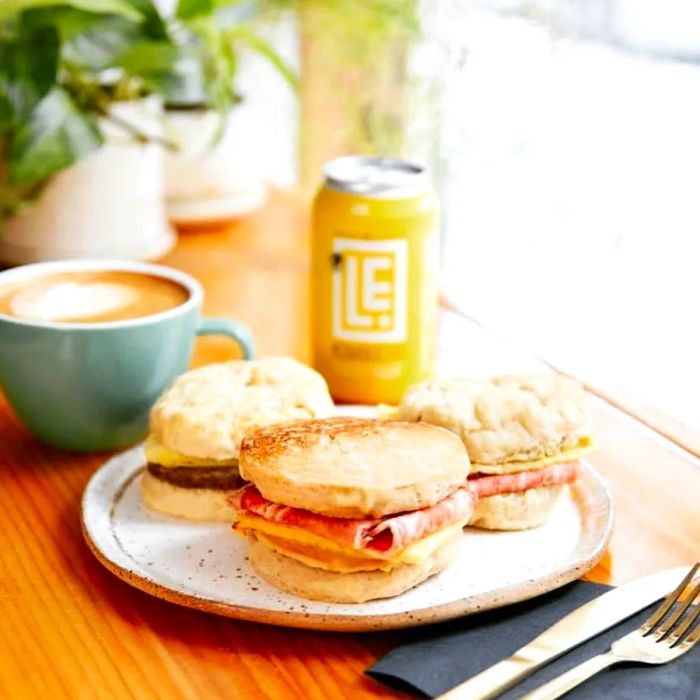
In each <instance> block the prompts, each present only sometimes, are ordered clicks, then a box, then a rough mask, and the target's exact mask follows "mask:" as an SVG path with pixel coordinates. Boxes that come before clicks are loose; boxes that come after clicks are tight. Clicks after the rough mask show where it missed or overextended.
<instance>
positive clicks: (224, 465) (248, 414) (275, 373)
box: [141, 358, 333, 522]
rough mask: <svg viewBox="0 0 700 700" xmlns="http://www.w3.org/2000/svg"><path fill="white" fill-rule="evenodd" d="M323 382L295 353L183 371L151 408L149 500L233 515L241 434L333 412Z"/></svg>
mask: <svg viewBox="0 0 700 700" xmlns="http://www.w3.org/2000/svg"><path fill="white" fill-rule="evenodd" d="M332 409H333V401H332V399H331V397H330V395H329V393H328V388H327V386H326V382H325V381H324V379H323V377H321V375H320V374H318V373H317V372H315V371H314V370H312V369H311V368H310V367H307V366H306V365H303V364H301V363H299V362H296V361H295V360H292V359H290V358H265V359H261V360H249V361H246V360H234V361H231V362H224V363H217V364H211V365H207V366H205V367H200V368H199V369H194V370H191V371H189V372H186V373H185V374H183V375H182V376H181V377H179V378H178V379H176V380H175V382H174V383H173V385H172V386H171V387H170V388H169V389H168V390H167V391H166V392H165V393H164V394H163V395H162V396H161V397H160V399H159V400H158V401H157V402H156V404H155V406H154V407H153V409H152V411H151V417H150V423H151V432H150V435H149V436H148V439H147V440H146V445H145V452H146V461H147V468H146V471H145V473H144V475H143V478H142V481H141V496H142V499H143V501H144V503H145V504H146V505H147V506H149V507H150V508H153V509H154V510H157V511H160V512H162V513H166V514H168V515H175V516H180V517H184V518H190V519H192V520H225V521H229V522H230V520H231V508H230V506H228V505H227V503H226V498H227V497H228V496H229V495H230V494H231V493H233V492H234V491H235V490H236V489H238V488H239V487H240V486H241V484H242V480H241V477H240V474H239V471H238V456H239V450H240V444H241V440H242V439H243V437H244V435H246V433H248V432H250V431H251V430H254V429H255V428H258V427H260V426H264V425H268V424H270V423H278V422H280V421H288V420H293V419H295V418H315V417H322V416H327V415H330V413H331V412H332Z"/></svg>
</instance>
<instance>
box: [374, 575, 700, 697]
mask: <svg viewBox="0 0 700 700" xmlns="http://www.w3.org/2000/svg"><path fill="white" fill-rule="evenodd" d="M608 588H609V586H602V585H600V584H596V583H589V582H586V581H575V582H574V583H572V584H569V585H568V586H565V587H563V588H560V589H558V590H556V591H553V592H552V593H548V594H547V595H543V596H540V597H538V598H534V599H532V600H528V601H524V602H522V603H518V604H516V605H511V606H509V607H505V608H500V609H498V610H492V611H489V612H485V613H480V614H478V615H472V616H469V617H465V618H462V619H461V620H457V621H453V622H450V623H445V624H441V625H434V626H432V627H426V628H422V629H420V628H419V629H416V630H414V631H413V635H414V636H413V639H414V641H412V642H410V643H409V644H404V645H402V646H399V647H396V648H395V649H393V650H392V651H390V652H389V653H388V654H387V655H386V656H384V657H382V658H381V659H379V661H377V662H376V663H375V664H373V665H372V666H371V667H370V668H369V669H367V671H366V673H367V674H368V675H370V676H371V677H372V678H374V679H376V680H378V681H380V682H381V683H384V684H385V685H388V686H391V687H392V688H396V689H398V690H404V691H406V692H409V693H413V694H414V695H420V696H427V697H435V696H437V695H440V694H441V693H444V692H445V691H447V690H449V689H450V688H453V687H454V686H456V685H459V683H461V682H462V681H465V680H466V679H467V678H471V677H472V676H474V675H476V674H477V673H480V672H481V671H483V670H484V669H486V668H488V667H489V666H492V665H493V664H495V663H496V662H498V661H500V660H501V659H504V658H506V657H507V656H510V655H511V654H512V653H513V652H515V651H516V650H517V649H519V648H520V647H522V646H524V645H525V644H527V643H528V642H529V641H530V640H531V639H533V638H534V637H536V636H537V635H538V634H540V632H543V631H544V630H545V629H547V628H548V627H549V626H550V625H552V624H554V623H555V622H556V621H557V620H559V619H560V618H562V617H564V615H566V614H567V613H569V612H571V611H572V610H575V609H576V608H577V607H579V605H583V604H584V603H585V602H587V601H589V600H591V599H592V598H595V597H596V596H599V595H600V594H601V593H604V592H605V591H606V590H608ZM655 605H658V603H655V604H654V605H651V606H649V608H647V610H644V611H642V612H640V613H639V614H638V615H635V616H634V617H632V618H630V619H629V620H627V621H625V622H623V623H621V624H619V625H617V626H615V627H613V628H612V629H610V630H608V631H607V632H604V633H603V634H601V635H599V636H597V637H595V638H593V639H591V640H589V641H588V642H586V643H585V644H582V645H581V646H580V647H577V648H576V649H572V650H571V651H569V652H568V653H566V654H564V656H561V657H559V658H558V659H555V660H554V661H552V662H551V663H549V664H547V665H546V666H544V667H542V668H541V669H540V670H539V671H537V672H536V673H535V674H533V675H532V676H530V677H529V678H526V679H525V680H524V681H522V682H521V683H519V684H518V685H516V686H515V687H514V688H513V689H511V690H509V691H508V692H506V693H504V694H503V695H501V696H500V697H501V698H503V700H514V699H515V698H519V697H520V696H521V695H522V694H523V693H525V692H526V691H528V690H532V689H534V688H536V687H537V686H539V685H542V683H545V682H547V681H549V680H551V679H552V678H554V677H555V676H558V675H560V674H561V673H563V672H564V671H567V670H568V669H570V668H571V667H572V666H575V665H577V664H579V663H581V662H582V661H585V660H586V659H588V658H589V657H591V656H595V655H596V654H600V653H603V652H605V651H607V649H609V647H610V644H611V643H612V642H613V641H614V640H615V639H618V638H619V637H621V636H622V635H623V634H626V633H627V632H629V631H631V630H633V629H634V628H635V627H638V626H639V625H640V624H641V623H642V622H643V621H644V620H645V619H646V618H647V617H648V616H649V614H650V611H651V610H653V609H654V607H655ZM566 697H567V700H568V698H571V700H594V699H595V700H601V699H607V698H611V699H613V698H614V700H671V699H672V700H700V644H699V645H698V646H697V647H695V648H693V649H691V650H690V651H689V652H687V653H686V654H684V655H683V656H681V657H680V658H679V659H676V661H672V662H671V663H670V664H666V665H664V666H641V665H638V664H623V665H619V666H614V667H613V668H610V669H607V670H606V671H603V672H602V673H600V674H598V675H597V676H595V677H593V678H591V679H589V680H588V681H586V682H585V683H584V684H583V685H580V686H579V687H578V688H576V689H574V690H572V691H571V692H570V693H569V694H568V695H567V696H566Z"/></svg>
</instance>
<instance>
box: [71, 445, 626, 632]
mask: <svg viewBox="0 0 700 700" xmlns="http://www.w3.org/2000/svg"><path fill="white" fill-rule="evenodd" d="M138 452H141V453H142V445H137V446H136V447H132V448H131V449H129V450H126V451H125V452H121V453H119V454H116V455H114V456H112V457H111V458H110V459H109V460H107V461H106V462H105V463H104V464H102V465H101V466H100V467H99V468H98V469H97V470H96V471H95V472H94V474H93V475H92V476H91V477H90V480H89V481H88V483H87V485H86V487H85V490H84V492H83V496H82V498H81V504H80V520H81V529H82V533H83V537H84V539H85V541H86V543H87V545H88V547H89V549H90V551H91V552H92V554H93V555H94V556H95V558H96V559H97V560H98V561H99V562H100V563H101V564H102V565H103V566H104V567H105V568H106V569H107V570H108V571H110V572H111V573H112V574H114V575H115V576H117V577H118V578H119V579H121V580H122V581H125V582H126V583H128V584H129V585H131V586H133V587H134V588H137V589H139V590H141V591H143V592H145V593H148V594H150V595H152V596H155V597H156V598H159V599H161V600H165V601H167V602H170V603H175V604H176V605H180V606H183V607H188V608H193V609H195V610H201V611H204V612H209V613H213V614H216V615H220V616H223V617H228V618H233V619H238V620H244V621H248V622H259V623H262V624H268V625H276V626H282V627H294V628H299V629H314V630H325V631H332V632H373V631H383V630H392V629H401V628H407V627H417V626H422V625H428V624H433V623H437V622H445V621H447V620H452V619H455V618H458V617H464V616H466V615H470V614H474V613H477V612H484V611H486V610H492V609H494V608H500V607H504V606H507V605H512V604H514V603H518V602H521V601H524V600H528V599H530V598H534V597H537V596H538V595H542V594H544V593H548V592H550V591H552V590H555V589H557V588H560V587H561V586H564V585H566V584H567V583H571V582H572V581H575V580H576V579H578V578H580V577H581V576H583V575H584V574H585V573H587V572H588V571H590V570H591V569H592V568H593V567H594V566H595V565H596V564H597V563H598V562H599V561H600V559H601V558H602V557H603V555H604V553H605V550H606V548H607V546H608V543H609V540H610V536H611V534H612V526H613V520H614V505H613V500H612V495H611V493H610V489H609V487H608V486H607V484H606V483H605V481H604V479H603V477H602V476H601V475H600V474H599V473H598V471H597V470H596V469H594V468H593V466H591V464H590V463H589V462H587V461H586V460H581V466H582V472H583V474H584V475H585V477H584V479H585V482H586V483H587V484H588V490H587V491H586V490H585V489H584V488H582V483H581V482H582V474H581V472H580V473H579V479H578V480H577V482H576V484H574V485H573V488H572V500H573V501H574V503H575V505H576V507H577V509H578V511H579V513H580V514H581V516H582V529H583V531H582V534H581V536H580V537H579V540H578V544H577V547H576V548H575V549H574V550H573V552H572V556H573V555H574V553H575V552H576V551H577V549H578V548H579V547H580V546H581V543H582V542H586V538H587V537H588V538H590V539H592V540H593V546H592V547H591V549H590V551H589V552H588V553H587V555H586V556H579V557H578V558H576V559H567V560H565V561H564V562H562V564H561V566H559V567H557V568H556V569H554V570H552V571H550V572H548V573H546V574H544V575H543V576H537V577H535V578H531V579H528V580H527V581H520V582H517V583H513V584H511V585H508V586H504V587H502V588H497V589H491V590H489V591H483V592H481V593H477V594H474V595H470V596H467V597H465V598H461V599H459V600H455V601H450V602H448V603H440V604H439V605H435V606H431V607H427V608H419V609H415V610H413V611H410V610H408V611H401V612H395V613H382V614H375V615H352V614H339V613H311V612H293V611H289V610H267V609H264V608H256V607H251V606H241V605H236V604H234V603H224V602H222V601H220V600H216V599H212V598H208V597H206V596H200V595H196V594H193V593H184V592H183V591H180V590H178V589H176V588H171V587H170V586H168V585H165V584H163V583H160V582H158V581H157V580H155V579H154V578H153V577H151V576H148V575H144V574H142V573H140V572H138V571H136V570H134V569H133V568H129V563H128V560H130V559H131V557H130V556H129V554H128V552H126V551H124V550H123V548H122V547H121V545H120V543H119V539H118V538H117V536H116V534H115V533H114V531H113V528H112V527H111V523H112V513H113V510H114V505H115V502H116V501H117V499H118V498H119V495H120V494H122V493H123V492H124V490H125V489H126V488H127V487H128V485H129V484H130V483H131V482H132V481H133V480H134V479H136V478H138V476H139V475H140V473H141V472H142V471H143V469H144V466H143V465H142V464H135V466H134V467H133V468H132V469H129V470H128V471H126V472H125V473H124V475H123V476H122V478H120V479H119V481H118V487H117V488H112V489H111V494H110V499H111V507H110V508H109V509H108V510H109V512H108V513H102V514H101V515H102V516H103V517H104V518H106V520H107V525H108V527H107V528H106V531H107V532H108V533H110V535H109V540H110V543H111V544H112V546H115V547H116V548H117V551H118V552H119V553H120V557H119V558H120V559H122V561H115V557H113V556H110V554H109V553H108V552H106V551H104V549H108V548H107V547H104V541H102V545H103V546H102V547H101V546H100V543H99V542H98V541H97V540H100V539H101V538H100V537H99V536H96V533H95V530H96V529H97V531H98V532H99V531H100V528H99V527H98V526H97V525H96V524H94V523H91V522H89V521H88V517H87V515H86V511H87V510H88V507H89V504H90V503H91V501H92V500H93V498H99V494H97V492H98V491H99V489H100V487H101V484H100V481H101V480H104V479H105V478H106V477H105V475H106V474H108V473H109V471H110V468H112V466H113V465H114V464H115V463H116V462H117V461H119V462H121V461H122V460H128V459H129V457H130V455H131V454H132V453H133V454H134V457H135V456H136V453H138ZM134 461H136V460H134ZM593 491H597V492H598V494H599V496H601V497H602V498H601V502H602V503H604V506H605V511H604V522H603V525H602V527H600V528H598V529H593V528H591V531H590V532H588V533H586V532H585V528H586V525H585V521H586V518H585V517H584V516H586V515H587V514H590V513H588V511H587V510H586V508H585V500H586V498H585V497H586V493H587V492H588V493H592V492H593ZM96 494H97V495H96ZM101 531H102V532H104V531H105V528H102V530H101ZM596 534H597V538H596ZM103 548H104V549H103ZM131 561H132V562H133V563H134V564H137V565H138V563H137V562H135V561H134V560H133V559H131Z"/></svg>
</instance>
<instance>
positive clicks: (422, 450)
mask: <svg viewBox="0 0 700 700" xmlns="http://www.w3.org/2000/svg"><path fill="white" fill-rule="evenodd" d="M239 466H240V470H241V474H242V475H243V477H244V478H245V479H248V480H250V481H251V482H252V484H251V485H249V486H246V487H245V488H244V489H242V490H241V491H240V492H239V493H237V494H236V496H235V497H234V498H233V499H231V500H232V503H233V505H234V506H235V507H236V509H237V514H236V518H237V519H236V522H235V524H234V529H235V530H236V532H238V533H239V534H241V535H244V536H246V537H247V539H248V554H249V558H250V563H251V565H252V566H253V568H254V569H255V570H256V571H257V572H258V574H260V576H262V577H263V578H264V579H266V580H267V581H269V582H270V583H272V584H273V585H274V586H277V587H278V588H281V589H282V590H284V591H287V592H289V593H294V594H296V595H299V596H302V597H304V598H311V599H313V600H324V601H330V602H339V603H359V602H363V601H366V600H371V599H373V598H385V597H389V596H394V595H398V594H399V593H401V592H403V591H405V590H407V589H409V588H412V587H413V586H415V585H417V584H419V583H420V582H421V581H424V580H425V579H427V578H428V577H430V576H432V575H433V574H435V573H437V572H439V571H441V570H443V569H444V568H445V567H446V566H447V565H448V564H449V563H450V561H451V560H452V559H453V557H454V556H455V555H456V552H457V547H458V545H459V542H460V539H461V536H462V527H463V526H464V524H465V523H466V522H467V521H468V520H469V518H470V516H471V514H472V510H473V507H474V501H475V497H474V495H473V493H472V492H471V491H470V490H469V489H468V488H465V484H466V477H467V474H468V472H469V458H468V456H467V453H466V451H465V449H464V446H463V445H462V443H461V442H460V440H459V439H458V438H457V437H455V436H454V435H452V434H451V433H450V432H448V431H447V430H442V429H441V428H436V427H434V426H430V425H417V424H411V423H401V422H392V421H387V422H380V421H373V420H364V419H360V418H330V419H326V420H307V421H297V422H294V423H286V424H281V425H276V426H269V427H267V428H261V429H260V430H257V431H255V432H253V433H251V434H249V435H248V436H247V437H246V438H245V439H244V440H243V443H242V445H241V453H240V462H239Z"/></svg>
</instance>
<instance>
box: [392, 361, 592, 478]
mask: <svg viewBox="0 0 700 700" xmlns="http://www.w3.org/2000/svg"><path fill="white" fill-rule="evenodd" d="M399 417H400V418H401V419H403V420H411V421H425V422H426V423H431V424H433V425H440V426H442V427H444V428H447V429H448V430H451V431H452V432H454V433H456V434H457V435H459V437H460V438H461V439H462V441H463V442H464V444H465V446H466V448H467V452H468V453H469V457H470V458H471V461H472V463H475V464H504V463H508V462H524V461H528V460H534V459H539V458H542V457H549V456H551V455H556V454H559V453H560V452H562V451H563V450H567V449H571V448H574V447H577V446H578V445H579V443H580V442H581V441H582V440H583V439H585V438H588V437H589V436H590V426H589V410H588V405H587V397H586V392H585V391H584V389H583V387H582V386H581V385H580V384H579V383H578V382H576V381H574V380H572V379H569V378H567V377H563V376H561V375H556V374H551V375H508V376H500V377H494V378H493V379H489V380H478V379H468V378H456V379H446V380H432V381H428V382H425V383H423V384H418V385H416V386H414V387H411V388H410V389H409V390H408V391H407V392H406V394H405V395H404V397H403V399H402V401H401V406H400V407H399Z"/></svg>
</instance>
